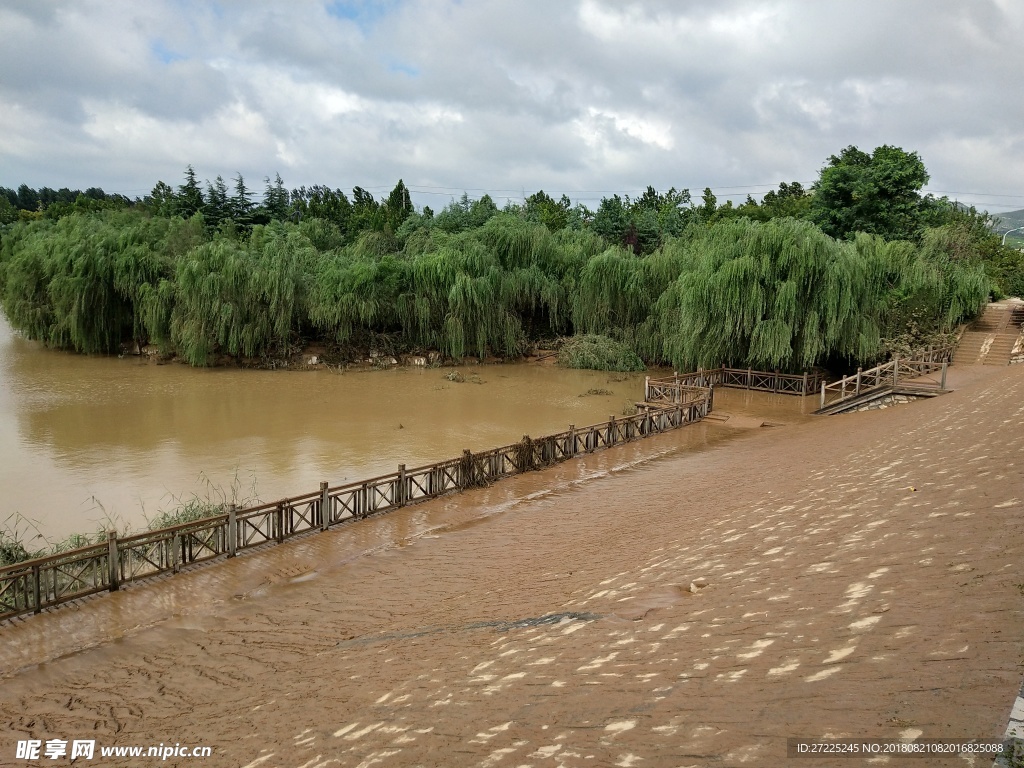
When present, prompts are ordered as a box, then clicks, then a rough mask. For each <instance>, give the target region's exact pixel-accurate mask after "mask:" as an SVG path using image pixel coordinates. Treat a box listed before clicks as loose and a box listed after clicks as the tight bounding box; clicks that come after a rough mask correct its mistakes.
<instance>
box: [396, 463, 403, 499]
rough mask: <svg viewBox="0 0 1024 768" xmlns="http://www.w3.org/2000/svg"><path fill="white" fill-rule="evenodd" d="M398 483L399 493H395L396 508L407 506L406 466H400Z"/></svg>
mask: <svg viewBox="0 0 1024 768" xmlns="http://www.w3.org/2000/svg"><path fill="white" fill-rule="evenodd" d="M396 482H397V483H398V488H397V492H396V493H395V506H397V507H404V506H405V464H399V465H398V480H397V481H396Z"/></svg>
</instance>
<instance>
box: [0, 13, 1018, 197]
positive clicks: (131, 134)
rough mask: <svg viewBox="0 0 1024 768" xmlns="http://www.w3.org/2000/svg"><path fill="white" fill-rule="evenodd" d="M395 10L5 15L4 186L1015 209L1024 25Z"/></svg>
mask: <svg viewBox="0 0 1024 768" xmlns="http://www.w3.org/2000/svg"><path fill="white" fill-rule="evenodd" d="M384 9H385V10H384V11H382V12H380V13H376V14H374V15H373V17H372V18H367V19H346V18H339V17H337V16H335V15H332V14H330V13H329V12H328V10H327V9H326V8H325V6H324V5H323V4H321V3H314V2H307V3H297V4H296V3H289V4H285V3H258V4H253V3H247V2H241V0H228V1H227V2H223V3H220V4H218V5H217V6H213V5H210V4H207V3H205V2H202V1H201V0H152V1H151V2H147V3H137V2H132V1H131V0H81V1H80V2H77V3H75V4H73V5H66V4H62V5H48V4H37V3H15V2H13V0H11V1H10V2H8V3H6V4H5V5H4V6H3V7H0V72H3V73H4V75H3V77H2V78H0V130H3V135H4V137H5V140H4V142H3V143H2V144H0V169H2V173H3V177H2V178H0V184H3V185H5V186H17V184H19V183H21V182H26V183H29V184H31V185H33V186H42V185H49V186H63V185H70V186H82V187H84V186H92V185H99V186H103V187H104V188H106V189H109V190H111V191H128V192H129V193H131V194H135V193H138V192H139V191H140V190H141V191H142V192H144V191H147V190H148V189H149V188H151V187H152V185H153V183H154V182H155V181H156V180H157V179H164V180H167V181H169V182H171V183H178V181H179V179H180V175H181V171H182V169H184V167H185V166H186V165H187V164H189V163H191V164H193V165H195V166H196V170H197V172H198V173H199V175H200V177H201V178H204V177H209V178H212V177H214V176H216V175H217V174H223V175H225V176H230V175H233V174H234V173H235V172H241V173H243V175H245V176H246V178H248V179H253V180H255V179H260V178H262V177H263V176H264V175H273V174H274V173H275V172H280V173H281V174H282V176H283V177H284V178H285V181H286V183H288V184H289V185H291V186H298V185H300V184H311V183H324V184H329V185H331V186H340V187H343V188H344V187H350V186H352V185H355V184H359V185H362V186H365V187H368V188H369V187H385V186H387V185H390V184H393V183H394V182H395V181H396V180H397V179H398V178H399V177H401V178H404V179H405V181H406V182H407V183H409V184H410V185H412V186H413V187H414V188H415V186H416V185H424V186H426V185H432V186H444V187H450V188H453V189H461V188H470V189H477V188H485V189H492V190H508V189H519V190H522V191H525V192H526V193H529V192H531V191H534V190H536V189H538V188H544V189H546V190H548V191H550V192H555V193H557V192H559V191H560V190H619V191H623V192H635V191H638V190H641V189H642V188H643V187H645V186H646V185H647V184H654V185H655V186H657V187H659V188H667V187H668V186H672V185H674V186H677V187H681V186H689V187H691V188H692V189H694V190H699V189H702V188H703V187H704V186H706V185H710V186H712V187H718V188H725V187H738V186H742V185H764V184H774V183H778V182H779V181H788V180H800V181H809V180H813V178H814V177H815V176H816V175H817V172H818V170H819V169H820V168H821V167H822V165H823V164H824V162H825V161H826V159H827V157H828V156H829V155H831V154H833V153H836V152H838V151H839V150H840V149H842V148H843V147H845V146H848V145H850V144H856V145H858V146H861V147H862V148H864V149H871V148H873V147H875V146H878V145H881V144H896V145H899V146H903V147H904V148H905V149H908V150H916V151H918V152H920V153H921V155H922V157H923V158H924V160H925V163H926V165H927V166H928V168H929V170H930V172H931V175H932V186H933V187H935V188H939V189H951V190H955V191H960V190H963V191H973V192H988V193H1003V194H1015V193H1020V192H1021V190H1020V181H1019V180H1020V178H1021V170H1024V169H1022V168H1021V167H1020V162H1021V161H1019V160H1017V159H1016V158H1020V157H1022V153H1021V152H1020V150H1021V148H1022V144H1024V104H1022V103H1021V102H1020V100H1019V99H1017V98H1016V97H1015V94H1016V92H1017V90H1018V88H1017V83H1016V79H1017V73H1018V72H1020V71H1022V70H1024V46H1020V45H1019V43H1018V41H1019V39H1020V38H1021V35H1022V32H1024V4H1022V3H1018V2H1013V1H1012V0H977V2H973V3H966V4H965V3H961V2H954V1H953V0H905V2H900V3H892V2H888V1H887V0H862V1H860V2H852V0H851V1H850V2H834V3H804V2H798V1H797V0H773V1H772V2H762V1H761V0H715V1H714V2H712V0H705V1H702V2H687V3H678V2H673V1H672V0H645V1H642V2H632V3H628V4H624V3H619V2H611V0H579V1H578V2H566V3H558V4H551V3H548V2H545V1H544V0H523V2H520V3H516V4H510V3H506V2H502V0H475V2H472V3H458V2H454V1H452V2H449V1H448V0H408V2H402V3H395V4H388V5H386V6H384ZM501 194H506V193H500V194H498V195H496V196H499V197H500V196H501ZM507 194H511V193H507ZM727 194H730V193H728V192H724V193H723V194H722V195H720V196H721V197H724V196H726V195H727ZM735 194H737V195H738V196H739V197H741V198H742V197H743V196H744V194H745V191H739V192H736V193H735ZM986 199H987V200H989V202H993V201H994V199H993V198H986ZM419 202H431V200H430V199H427V198H421V199H419ZM432 202H434V203H435V204H436V200H434V201H432ZM1003 202H1006V201H1003ZM1016 202H1019V201H1014V204H1013V205H1011V206H1004V207H1018V206H1017V205H1016Z"/></svg>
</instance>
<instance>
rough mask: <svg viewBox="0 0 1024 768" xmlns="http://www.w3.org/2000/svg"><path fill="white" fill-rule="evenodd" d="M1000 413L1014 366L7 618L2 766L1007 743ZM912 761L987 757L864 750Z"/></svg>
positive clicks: (458, 759) (592, 466)
mask: <svg viewBox="0 0 1024 768" xmlns="http://www.w3.org/2000/svg"><path fill="white" fill-rule="evenodd" d="M716 404H717V401H716ZM746 418H748V417H746ZM783 421H784V420H783ZM1022 421H1024V366H1015V367H1011V368H1007V369H998V370H995V371H993V372H992V373H991V374H989V373H988V372H986V375H985V376H984V377H979V378H978V379H976V380H975V381H973V382H971V383H967V384H965V385H964V386H963V387H962V388H960V389H958V390H957V391H956V392H953V393H952V394H949V395H946V396H943V397H938V398H934V399H931V400H923V401H919V402H916V403H911V404H908V405H906V406H902V407H899V408H894V409H888V410H886V411H880V412H871V413H859V414H851V415H847V416H833V417H821V418H815V419H813V420H811V419H807V418H798V419H793V420H791V421H789V422H786V423H784V425H783V426H777V427H771V428H767V427H756V428H753V429H734V430H732V431H731V432H729V433H726V432H724V431H723V432H722V434H721V436H720V439H717V440H712V441H710V444H709V445H706V446H705V448H704V450H699V451H693V450H683V449H682V448H680V446H682V445H684V444H685V443H686V441H687V440H691V441H692V440H693V439H694V438H693V437H692V436H691V437H687V436H685V435H684V434H683V433H685V432H686V430H682V431H680V432H678V433H675V434H672V435H665V436H661V437H658V438H652V439H650V440H646V441H643V443H636V444H633V445H630V446H625V447H623V448H620V449H614V450H611V451H607V452H604V453H602V454H595V455H594V456H591V457H586V458H585V459H583V460H582V461H580V462H569V463H567V464H564V465H561V466H559V467H555V468H552V469H550V470H546V471H544V472H538V473H533V474H531V475H529V476H524V477H519V478H514V479H512V480H509V481H507V482H504V483H500V484H498V485H496V486H493V487H491V488H488V489H482V490H480V491H475V492H471V493H467V494H464V495H461V496H454V497H449V498H447V499H442V500H439V501H436V502H431V503H429V504H423V505H419V506H416V507H412V508H408V509H405V510H401V511H399V512H396V513H393V514H391V515H388V516H386V517H382V518H380V519H377V520H370V521H365V522H364V523H361V524H358V525H356V526H351V527H349V528H341V529H337V530H331V531H329V532H327V533H323V534H317V535H314V536H310V537H308V538H305V539H302V540H300V541H297V542H294V543H293V544H288V545H283V546H279V547H273V548H269V549H266V550H263V551H261V552H259V553H256V554H253V555H250V556H246V557H241V558H238V559H236V560H234V561H231V562H228V563H224V564H222V565H217V566H213V567H209V568H204V569H198V570H196V571H194V572H192V573H190V574H185V575H179V576H176V577H174V578H173V579H165V580H162V581H156V582H151V583H149V584H148V585H145V586H136V587H132V588H130V589H128V590H126V591H125V592H123V593H119V594H117V595H113V596H103V597H99V598H95V599H91V600H87V601H83V602H82V603H80V604H77V605H74V606H70V607H65V608H62V609H60V610H58V611H54V612H52V613H50V614H46V615H43V616H40V617H33V618H30V619H27V620H23V621H19V622H15V623H9V624H7V625H3V626H0V665H3V666H2V668H3V669H4V671H5V672H6V673H7V677H6V678H4V679H3V680H2V682H0V723H2V724H3V726H4V728H3V730H4V736H3V738H2V739H0V764H3V765H20V764H30V763H24V762H23V761H16V760H14V759H13V757H14V753H15V743H16V741H17V740H18V739H24V738H28V737H32V738H38V739H43V740H45V739H48V738H54V737H60V738H63V739H74V738H88V739H95V740H96V741H97V743H98V744H103V745H114V744H120V745H149V744H158V743H181V744H189V745H209V746H211V747H213V750H214V756H213V757H212V758H209V759H207V760H184V759H181V760H174V759H171V760H168V761H166V762H163V763H160V761H159V760H156V759H154V758H150V759H148V761H147V760H146V759H135V760H134V761H133V760H128V759H125V760H121V761H118V760H116V759H115V760H107V761H106V762H104V763H102V764H104V765H148V764H153V765H155V764H158V763H160V764H162V765H174V764H178V765H200V764H201V765H217V766H221V765H223V766H251V767H253V768H254V767H255V766H265V767H266V768H270V767H271V766H281V767H282V768H300V767H302V768H313V766H335V765H336V766H353V767H354V766H363V767H365V768H369V766H376V765H379V766H414V765H423V766H462V765H479V766H526V765H530V766H538V767H540V766H557V765H562V766H606V765H618V766H641V767H642V768H646V767H648V766H740V765H753V766H780V765H787V764H792V765H796V766H811V765H814V766H819V765H833V764H834V765H837V766H853V765H858V764H864V762H863V761H861V760H849V759H844V760H837V761H834V762H829V761H827V760H791V761H787V758H786V738H787V737H790V736H801V737H808V738H821V737H826V736H832V737H842V736H850V737H892V738H900V737H902V738H953V737H997V738H998V737H1001V735H1002V732H1003V729H1004V728H1005V725H1006V720H1007V717H1008V715H1009V708H1010V705H1011V704H1012V702H1013V698H1014V696H1015V694H1016V691H1017V688H1018V687H1019V685H1020V682H1021V675H1022V671H1024V670H1022V666H1021V663H1022V658H1024V642H1022V641H1024V615H1022V612H1021V609H1022V607H1024V597H1022V591H1024V586H1022V585H1024V557H1022V555H1024V526H1022V512H1024V470H1022V466H1024V464H1022V461H1024V460H1022V456H1024V431H1022V429H1021V423H1022ZM773 423H780V421H779V419H778V417H776V418H775V420H773ZM688 429H689V428H688ZM694 429H697V428H694ZM700 429H705V430H725V429H726V427H725V426H723V425H717V426H716V425H706V426H704V427H700ZM166 615H171V617H170V618H160V617H162V616H166ZM40 763H46V764H65V763H67V761H66V760H63V761H62V760H57V761H49V760H45V761H40ZM903 763H906V764H910V765H920V766H923V765H958V766H962V765H971V764H974V765H979V766H981V765H988V764H990V763H989V762H987V761H985V760H981V759H978V760H975V761H973V763H972V761H970V760H965V759H962V758H950V759H948V760H938V759H930V760H927V761H920V760H915V761H913V762H910V761H897V760H891V761H888V762H885V761H883V760H881V759H878V758H876V759H875V761H874V762H873V763H871V764H875V765H877V764H890V765H898V764H903ZM82 764H84V765H88V764H90V763H89V762H88V761H83V762H82ZM92 764H99V763H98V762H97V761H93V763H92Z"/></svg>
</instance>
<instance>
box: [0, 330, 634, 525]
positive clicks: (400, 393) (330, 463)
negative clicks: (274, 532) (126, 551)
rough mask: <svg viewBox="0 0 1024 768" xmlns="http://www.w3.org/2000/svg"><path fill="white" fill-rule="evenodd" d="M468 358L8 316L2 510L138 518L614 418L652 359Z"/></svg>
mask: <svg viewBox="0 0 1024 768" xmlns="http://www.w3.org/2000/svg"><path fill="white" fill-rule="evenodd" d="M452 370H455V369H451V368H435V369H409V368H399V369H392V370H384V371H361V372H344V373H339V372H335V371H328V370H304V371H254V370H239V369H228V368H220V369H206V370H202V369H194V368H189V367H187V366H184V365H178V364H169V365H156V364H153V363H151V362H148V361H145V360H140V359H137V358H131V357H126V358H123V359H117V358H116V357H99V356H97V357H87V356H83V355H76V354H70V353H65V352H59V351H54V350H49V349H45V348H44V347H42V346H41V345H40V344H38V343H35V342H32V341H28V340H26V339H24V338H22V337H20V336H19V335H18V334H16V333H13V332H12V331H11V329H10V326H9V325H8V324H7V322H6V320H4V319H2V318H0V487H2V489H3V496H2V501H0V524H2V523H4V521H5V520H6V521H7V527H8V528H14V527H18V528H20V530H21V531H22V532H29V534H30V535H32V534H33V533H34V532H35V530H34V529H38V532H39V533H40V534H41V535H43V536H45V537H46V538H48V539H51V540H54V539H60V538H62V537H64V536H67V535H68V534H71V533H82V532H92V531H96V530H97V529H99V528H100V527H104V526H108V525H109V523H114V524H116V526H117V527H118V528H124V527H126V526H128V527H131V528H132V529H135V530H138V529H140V528H143V527H145V525H146V520H147V518H152V517H153V516H154V515H155V514H156V513H158V512H159V511H161V510H164V509H170V508H173V507H174V506H176V504H177V500H181V501H187V500H189V499H192V498H194V497H195V496H198V497H199V498H203V499H205V498H210V499H212V500H215V501H219V500H222V498H224V499H226V500H227V501H231V500H232V497H233V496H234V497H235V498H236V500H239V501H242V500H247V499H249V498H251V497H252V496H253V486H254V485H255V489H256V495H258V497H259V498H260V499H262V500H263V501H268V500H274V499H278V498H283V497H286V496H289V495H291V496H294V495H299V494H300V493H305V492H307V491H311V490H315V489H316V488H317V487H318V485H319V483H320V481H321V480H326V481H328V482H330V483H331V484H332V485H334V484H340V483H341V482H343V481H345V480H355V479H359V478H365V477H373V476H375V475H380V474H385V473H387V472H392V471H394V470H395V468H396V467H397V465H398V464H400V463H405V464H406V465H408V466H409V467H410V468H411V467H413V466H418V465H421V464H426V463H429V462H431V461H435V460H439V459H444V458H448V457H451V456H456V455H459V454H460V453H461V452H462V450H463V449H465V448H469V449H471V450H474V451H480V450H484V449H487V448H492V447H496V446H499V445H505V444H508V443H512V442H515V441H517V440H519V439H521V438H522V436H523V435H524V434H529V435H532V436H540V435H544V434H550V433H552V432H557V431H561V430H563V429H566V428H567V427H568V425H569V424H570V423H574V424H576V425H578V426H582V425H585V424H591V423H596V422H599V421H603V420H606V419H607V418H608V416H609V415H610V414H617V415H618V414H621V413H622V410H623V406H624V405H625V403H626V402H627V401H631V400H635V399H638V398H641V397H642V392H643V376H642V375H639V374H631V375H628V376H625V375H622V374H614V375H609V374H607V373H598V372H592V371H568V370H562V369H559V368H556V367H553V366H544V365H536V364H533V365H531V364H509V365H490V366H479V365H469V366H463V367H461V368H459V369H457V370H459V371H460V372H461V373H462V374H463V375H464V376H465V378H466V381H464V382H462V383H458V382H453V381H449V380H447V379H446V378H445V377H446V375H448V374H449V373H451V372H452ZM611 379H614V380H611ZM478 382H480V383H478ZM591 389H601V390H608V391H610V392H612V393H613V394H610V395H586V396H582V397H581V396H580V395H584V394H585V393H586V392H587V391H588V390H591ZM37 543H39V542H37Z"/></svg>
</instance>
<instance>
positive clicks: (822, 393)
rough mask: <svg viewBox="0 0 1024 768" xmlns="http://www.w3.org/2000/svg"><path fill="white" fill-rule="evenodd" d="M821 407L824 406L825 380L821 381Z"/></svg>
mask: <svg viewBox="0 0 1024 768" xmlns="http://www.w3.org/2000/svg"><path fill="white" fill-rule="evenodd" d="M821 407H822V408H824V407H825V382H824V381H822V382H821Z"/></svg>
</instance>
